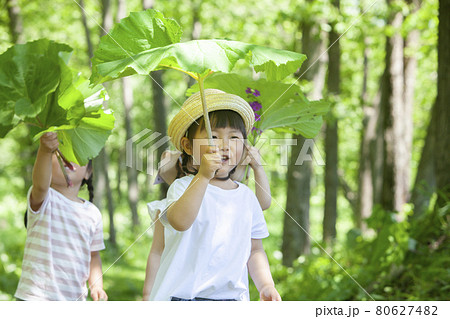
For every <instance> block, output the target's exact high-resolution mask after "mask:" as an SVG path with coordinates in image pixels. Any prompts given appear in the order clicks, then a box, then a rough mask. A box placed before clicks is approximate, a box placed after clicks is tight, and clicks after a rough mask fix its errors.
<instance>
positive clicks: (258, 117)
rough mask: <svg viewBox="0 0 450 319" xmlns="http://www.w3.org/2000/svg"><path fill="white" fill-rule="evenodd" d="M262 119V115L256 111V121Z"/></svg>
mask: <svg viewBox="0 0 450 319" xmlns="http://www.w3.org/2000/svg"><path fill="white" fill-rule="evenodd" d="M260 120H261V115H259V114H257V113H255V121H260Z"/></svg>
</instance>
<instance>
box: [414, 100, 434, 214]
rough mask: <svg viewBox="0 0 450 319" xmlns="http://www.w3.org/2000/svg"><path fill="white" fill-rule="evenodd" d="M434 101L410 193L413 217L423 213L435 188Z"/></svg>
mask: <svg viewBox="0 0 450 319" xmlns="http://www.w3.org/2000/svg"><path fill="white" fill-rule="evenodd" d="M436 110H437V107H436V103H435V104H434V105H433V108H432V111H431V119H430V121H429V124H428V129H427V136H426V138H425V144H424V146H423V148H422V155H421V156H420V161H419V166H418V168H417V174H416V179H415V182H414V188H413V190H412V194H411V203H412V204H413V205H414V215H413V217H414V218H415V217H418V216H420V215H422V214H423V213H425V211H426V210H427V208H428V206H429V204H430V198H431V196H432V195H433V193H434V191H435V190H436V172H435V168H434V164H435V163H434V152H435V145H434V143H435V139H436V121H437V119H436Z"/></svg>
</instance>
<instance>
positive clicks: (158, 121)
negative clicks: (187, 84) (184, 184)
mask: <svg viewBox="0 0 450 319" xmlns="http://www.w3.org/2000/svg"><path fill="white" fill-rule="evenodd" d="M162 75H163V71H154V72H152V77H153V81H152V89H153V118H154V123H155V130H156V131H157V132H159V133H161V134H163V135H166V134H167V133H166V132H167V124H166V121H167V115H166V114H167V111H166V109H167V107H166V99H165V96H164V90H163V85H164V83H163V81H162ZM168 147H169V144H168V143H164V144H163V145H161V147H158V150H157V154H158V155H157V158H158V161H159V160H160V158H161V155H162V153H163V152H164V151H165V150H166V149H167V148H168ZM168 189H169V185H167V184H166V183H162V184H160V189H159V190H160V198H164V197H166V194H167V190H168Z"/></svg>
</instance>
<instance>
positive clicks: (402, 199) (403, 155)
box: [381, 12, 412, 211]
mask: <svg viewBox="0 0 450 319" xmlns="http://www.w3.org/2000/svg"><path fill="white" fill-rule="evenodd" d="M402 22H403V15H402V13H401V12H394V13H393V17H392V19H391V20H390V23H389V24H390V25H391V26H392V28H393V29H394V34H393V35H392V36H390V37H387V39H386V66H385V78H384V80H385V84H386V90H384V92H383V93H385V94H386V95H385V96H384V97H382V109H383V130H384V146H383V147H384V161H383V190H382V198H381V204H382V207H383V208H384V209H386V210H390V211H401V209H402V207H403V204H405V203H406V201H407V199H408V192H409V164H410V163H409V159H410V158H411V142H410V141H408V140H407V136H406V134H405V132H406V131H407V127H408V126H409V125H411V124H410V122H411V121H412V119H411V114H412V113H408V112H406V113H407V114H404V113H405V105H404V100H403V99H404V93H403V92H404V90H403V89H404V76H403V72H404V71H403V38H402V36H401V34H400V27H401V25H402Z"/></svg>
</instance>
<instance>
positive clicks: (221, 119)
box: [181, 110, 247, 178]
mask: <svg viewBox="0 0 450 319" xmlns="http://www.w3.org/2000/svg"><path fill="white" fill-rule="evenodd" d="M209 121H210V123H211V129H216V128H225V127H231V128H234V129H236V130H239V131H240V132H241V133H242V136H243V138H244V140H246V139H247V131H246V129H245V124H244V120H243V119H242V117H241V116H240V115H239V113H237V112H235V111H231V110H219V111H213V112H210V113H209ZM196 122H197V123H198V124H197V123H195V122H194V123H192V125H191V126H190V127H189V128H188V130H187V131H186V137H187V138H188V139H189V141H190V142H191V144H193V141H194V135H195V133H196V132H197V131H198V130H204V129H205V121H204V119H203V116H202V117H200V118H199V119H198V120H197V121H196ZM191 160H192V158H191V156H190V155H188V154H187V153H186V152H185V151H184V150H183V154H181V169H182V170H183V172H184V173H185V174H193V175H195V174H197V173H198V171H197V170H196V169H193V171H191V170H190V169H189V167H188V166H189V165H192V163H191ZM235 170H236V167H234V168H233V169H232V170H231V171H230V173H229V174H228V178H229V177H230V176H231V175H232V174H233V173H234V171H235Z"/></svg>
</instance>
